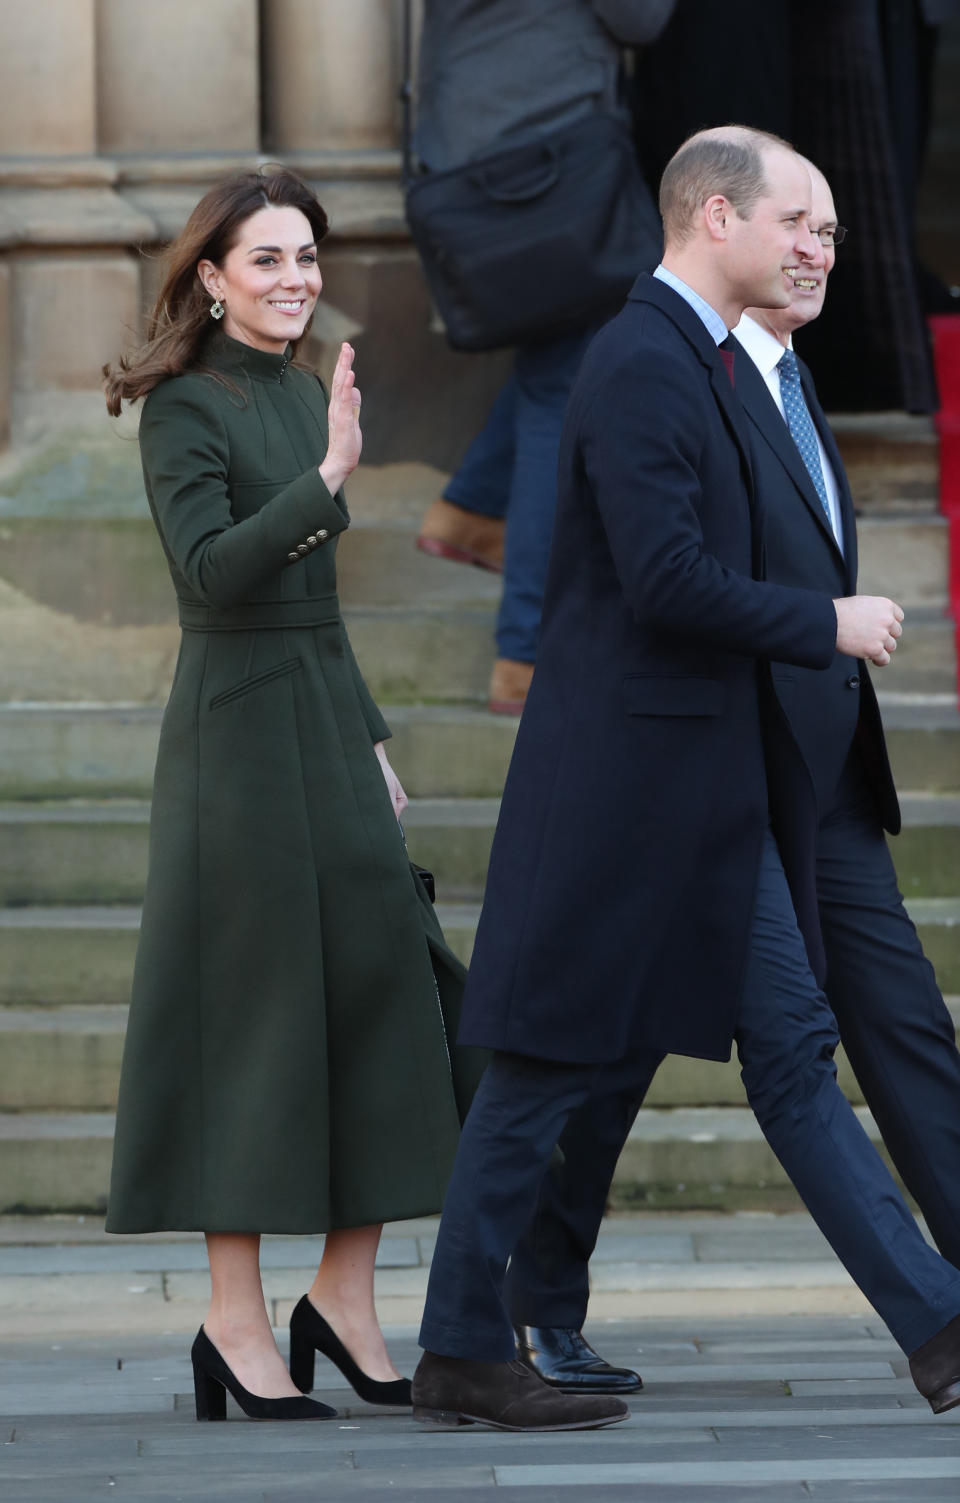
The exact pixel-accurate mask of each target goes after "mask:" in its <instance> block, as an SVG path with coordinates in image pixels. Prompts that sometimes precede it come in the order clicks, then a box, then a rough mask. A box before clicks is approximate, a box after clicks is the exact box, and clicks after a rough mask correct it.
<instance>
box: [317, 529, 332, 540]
mask: <svg viewBox="0 0 960 1503" xmlns="http://www.w3.org/2000/svg"><path fill="white" fill-rule="evenodd" d="M329 536H330V534H329V532H328V531H327V529H326V528H325V527H321V529H320V531H319V532H318V533H317V540H318V542H321V543H325V542H326V541H327V538H328V537H329Z"/></svg>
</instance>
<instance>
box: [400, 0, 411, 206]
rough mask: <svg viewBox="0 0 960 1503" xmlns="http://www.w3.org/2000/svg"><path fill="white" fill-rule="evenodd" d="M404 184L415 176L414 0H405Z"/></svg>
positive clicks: (401, 97)
mask: <svg viewBox="0 0 960 1503" xmlns="http://www.w3.org/2000/svg"><path fill="white" fill-rule="evenodd" d="M400 104H401V106H402V109H403V186H404V187H405V188H406V187H407V186H408V184H409V183H410V181H411V179H412V177H413V123H412V122H413V0H403V82H402V83H401V85H400Z"/></svg>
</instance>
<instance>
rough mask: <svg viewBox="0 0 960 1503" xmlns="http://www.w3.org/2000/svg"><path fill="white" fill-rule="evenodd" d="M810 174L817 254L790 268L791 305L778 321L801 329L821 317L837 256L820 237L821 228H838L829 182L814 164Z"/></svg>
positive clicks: (812, 221)
mask: <svg viewBox="0 0 960 1503" xmlns="http://www.w3.org/2000/svg"><path fill="white" fill-rule="evenodd" d="M810 177H811V179H812V181H813V212H812V214H811V216H810V229H811V231H812V233H813V236H814V254H813V256H802V257H800V258H798V261H797V265H796V266H795V267H790V271H791V272H792V273H793V293H792V295H791V298H790V307H789V309H788V310H786V312H785V313H780V312H779V310H778V313H777V322H778V323H780V322H786V323H788V324H789V326H790V328H791V329H801V328H802V327H803V325H804V324H809V323H812V322H813V320H814V319H815V318H819V316H820V313H821V312H822V310H823V300H824V298H825V296H826V292H827V278H828V277H829V275H830V273H831V271H832V270H833V268H834V265H835V263H836V259H837V252H836V247H835V246H832V245H821V244H820V241H819V239H818V238H817V237H818V235H819V232H820V231H821V230H835V229H836V227H837V211H836V209H835V208H834V205H833V194H832V193H831V192H830V184H829V183H828V182H827V180H826V178H825V177H824V175H823V173H822V172H820V171H819V169H818V168H816V167H814V166H813V165H812V164H811V166H810Z"/></svg>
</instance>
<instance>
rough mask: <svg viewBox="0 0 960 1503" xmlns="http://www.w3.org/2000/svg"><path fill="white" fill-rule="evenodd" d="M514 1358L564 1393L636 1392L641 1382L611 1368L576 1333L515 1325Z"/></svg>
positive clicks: (637, 1376) (636, 1376) (631, 1374)
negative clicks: (517, 1358)
mask: <svg viewBox="0 0 960 1503" xmlns="http://www.w3.org/2000/svg"><path fill="white" fill-rule="evenodd" d="M516 1331H517V1356H518V1357H519V1358H520V1361H521V1362H525V1363H526V1365H527V1367H532V1368H533V1371H534V1372H535V1373H536V1374H537V1376H538V1377H539V1378H542V1379H543V1381H544V1383H549V1384H550V1385H551V1387H552V1388H562V1389H563V1390H564V1391H565V1392H566V1393H639V1392H640V1390H641V1389H642V1388H643V1379H642V1378H641V1377H640V1374H639V1373H635V1372H632V1371H631V1370H630V1368H628V1367H611V1366H610V1363H609V1362H605V1361H604V1360H603V1358H602V1357H601V1356H600V1354H599V1353H598V1352H595V1351H594V1350H593V1347H592V1346H591V1345H590V1343H589V1342H588V1341H585V1340H584V1338H583V1336H582V1335H581V1333H580V1332H579V1331H577V1330H571V1329H568V1328H567V1327H566V1326H517V1328H516Z"/></svg>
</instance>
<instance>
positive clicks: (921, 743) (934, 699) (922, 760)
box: [878, 670, 960, 793]
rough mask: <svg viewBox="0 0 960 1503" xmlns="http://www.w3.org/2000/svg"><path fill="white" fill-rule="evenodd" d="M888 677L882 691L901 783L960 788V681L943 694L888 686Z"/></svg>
mask: <svg viewBox="0 0 960 1503" xmlns="http://www.w3.org/2000/svg"><path fill="white" fill-rule="evenodd" d="M881 671H885V670H881ZM886 682H887V681H884V680H881V683H880V687H879V690H878V697H879V700H880V710H881V714H882V716H883V725H884V730H885V732H886V739H887V749H888V751H889V753H890V764H891V766H892V768H893V775H894V778H895V780H896V783H897V787H898V788H917V789H926V790H927V791H929V792H940V793H952V792H957V791H960V711H958V708H957V689H956V685H951V687H950V689H949V690H948V691H946V692H944V693H942V694H911V693H904V692H895V691H891V690H888V689H887V688H886Z"/></svg>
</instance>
